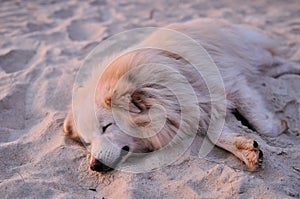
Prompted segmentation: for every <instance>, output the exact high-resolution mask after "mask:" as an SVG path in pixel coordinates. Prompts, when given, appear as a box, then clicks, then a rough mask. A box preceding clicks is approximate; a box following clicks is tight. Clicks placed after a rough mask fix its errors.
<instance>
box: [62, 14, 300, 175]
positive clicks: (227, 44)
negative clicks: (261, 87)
mask: <svg viewBox="0 0 300 199" xmlns="http://www.w3.org/2000/svg"><path fill="white" fill-rule="evenodd" d="M166 28H168V29H171V30H176V31H179V32H181V33H184V34H186V35H188V36H189V37H191V38H192V39H194V40H195V41H196V42H198V43H199V44H200V45H202V46H203V47H204V49H206V50H207V52H208V53H209V55H210V56H211V57H212V59H213V60H214V62H215V63H216V65H217V66H218V68H219V70H220V72H221V76H222V78H223V81H224V85H225V90H226V97H227V105H228V107H227V108H228V110H229V111H232V110H237V111H238V112H239V113H240V114H241V115H242V116H243V117H244V118H246V119H247V120H248V122H249V123H250V125H251V126H252V127H253V128H254V129H255V130H256V131H257V132H259V133H261V134H265V135H268V136H277V135H279V134H280V133H282V132H284V131H285V130H287V123H286V122H285V121H284V120H278V119H276V118H275V117H274V115H273V114H272V113H270V112H269V111H267V110H266V109H265V108H264V106H263V103H262V100H261V99H260V96H259V95H258V94H257V92H256V91H255V90H253V89H252V88H250V87H249V86H248V84H249V82H251V81H253V80H255V78H257V77H258V76H259V75H268V76H279V75H281V74H285V73H290V72H291V73H299V72H300V68H299V66H297V65H295V64H293V63H289V62H288V61H285V60H283V59H280V58H278V57H277V55H276V45H275V44H274V42H273V41H272V40H271V39H269V38H268V37H266V36H264V35H262V34H260V33H258V32H256V31H253V30H251V29H248V28H245V27H242V26H235V25H229V24H227V23H225V22H223V21H215V20H214V21H212V20H195V21H191V22H187V23H183V24H172V25H169V26H167V27H166ZM162 38H163V37H162V36H161V35H160V32H159V31H158V32H156V33H153V34H152V35H151V36H149V37H148V38H147V39H145V40H144V41H143V42H142V43H141V44H142V45H145V46H147V44H153V43H164V42H163V41H162ZM172 42H175V43H176V44H177V45H178V42H180V41H171V42H169V43H165V44H162V45H173V44H172ZM182 48H187V49H186V52H190V49H188V48H189V47H188V46H184V44H183V45H182ZM110 61H111V60H110ZM147 63H154V64H164V65H166V66H168V67H170V68H172V70H174V71H175V72H174V71H173V73H172V77H171V78H170V76H169V74H170V71H168V69H166V68H164V67H152V68H151V67H148V68H146V67H138V66H140V65H141V64H147ZM130 71H133V72H130ZM93 75H94V77H93V78H92V80H91V81H90V83H88V84H87V85H88V86H85V87H84V89H83V91H82V94H80V95H78V96H79V97H77V98H75V99H74V100H75V102H74V103H73V105H74V106H73V110H71V111H70V113H69V114H68V116H67V118H66V120H65V124H64V131H65V134H66V135H69V136H70V137H71V138H73V139H78V138H79V137H80V138H81V139H82V140H83V141H84V142H85V143H90V144H91V156H92V158H91V169H93V170H97V171H105V170H108V168H107V167H105V166H104V165H103V164H105V165H109V166H110V167H111V166H113V165H116V164H117V163H118V161H119V157H120V156H121V153H122V149H123V150H125V151H129V152H145V151H153V150H158V149H160V148H162V147H164V146H166V145H167V144H168V143H169V142H170V140H171V139H172V138H173V137H174V136H175V134H176V131H177V130H178V129H179V128H180V125H182V123H180V119H182V118H181V116H180V114H181V111H180V110H178V107H180V104H179V102H178V100H177V99H176V96H174V93H172V91H170V90H168V89H166V88H165V86H160V85H159V83H162V82H167V83H168V84H166V85H170V84H172V85H173V86H174V87H175V88H176V89H175V90H176V91H177V92H179V93H180V94H179V95H181V94H182V96H183V98H184V100H186V101H189V99H190V96H189V95H191V93H186V96H185V95H184V94H185V93H184V92H185V91H186V88H185V87H184V84H183V83H182V82H180V81H177V80H178V79H180V78H181V76H183V77H185V78H186V79H188V83H189V84H190V85H191V87H192V88H193V90H194V92H195V94H196V97H197V100H198V105H199V109H200V121H199V129H201V130H202V131H204V132H205V131H207V128H208V125H209V122H210V118H211V116H212V115H215V117H216V118H218V113H219V111H221V110H218V105H217V106H216V107H215V109H214V110H212V109H211V107H212V105H211V99H210V97H209V92H208V88H207V86H206V85H205V81H204V80H205V78H204V79H203V78H201V77H199V74H197V73H196V72H195V71H194V70H193V67H191V64H190V63H189V62H188V61H187V60H185V59H184V58H183V57H181V56H180V55H176V54H173V53H170V52H165V51H163V50H157V49H156V50H154V49H144V50H140V51H132V52H129V53H126V54H125V55H123V56H121V57H119V58H118V59H116V60H114V61H113V62H111V63H110V65H109V67H108V69H107V70H106V71H105V72H104V73H103V75H102V78H101V79H100V81H99V82H98V78H99V75H100V74H97V72H95V74H93ZM208 78H210V80H211V81H212V82H214V79H213V78H214V74H211V76H209V77H208ZM149 82H152V83H153V82H154V84H149ZM170 82H171V83H170ZM169 83H170V84H169ZM95 88H96V95H95V105H96V111H97V112H96V115H97V119H96V120H95V119H93V115H91V114H93V113H92V112H89V111H88V110H87V107H88V104H85V103H86V100H85V98H86V97H87V95H90V94H89V92H91V93H92V94H91V95H93V91H94V89H95ZM216 91H217V90H216ZM184 96H185V97H184ZM157 104H158V105H159V106H161V107H162V108H163V109H161V110H164V111H165V112H166V113H167V114H166V123H165V125H164V126H163V127H162V128H161V129H160V130H159V131H158V132H157V134H155V135H152V134H151V132H152V131H153V128H155V126H153V125H152V126H151V118H149V110H150V109H151V108H152V107H154V106H155V105H157ZM91 106H93V105H91ZM113 108H114V109H115V111H117V112H119V113H120V115H121V120H122V122H123V123H125V125H126V124H128V125H129V126H130V127H132V128H136V129H137V132H140V133H141V134H142V135H143V136H144V138H138V137H135V136H132V135H128V134H127V133H125V131H124V129H120V127H119V126H118V125H117V124H116V121H115V118H114V117H113V113H112V111H113ZM125 112H129V113H130V114H129V115H128V114H127V115H126V114H124V113H125ZM73 113H75V115H76V117H75V118H74V116H73ZM83 118H84V119H83ZM86 118H90V119H86ZM183 120H184V123H183V125H185V126H186V127H187V128H189V126H191V125H193V123H194V122H195V120H194V118H193V117H186V118H184V119H183ZM75 121H76V122H75ZM196 121H197V120H196ZM75 123H76V125H75ZM149 124H150V125H149ZM149 129H151V130H149ZM95 131H97V132H95ZM187 131H188V130H187ZM97 133H98V135H97ZM149 134H151V136H149ZM145 137H146V138H145ZM109 143H112V144H113V145H114V146H111V145H112V144H109ZM216 145H217V146H219V147H221V148H224V149H226V150H228V151H230V152H231V153H233V154H234V155H235V156H237V157H238V158H239V159H241V160H242V161H243V162H244V163H245V164H246V165H247V167H248V168H249V169H250V170H253V169H255V168H257V167H258V166H259V164H260V162H261V160H262V152H261V151H260V146H259V145H258V143H257V142H256V141H254V139H253V138H250V137H247V136H243V135H242V134H241V133H238V132H233V131H232V130H231V129H230V128H229V127H228V126H227V125H226V124H225V126H224V128H223V130H222V133H221V135H220V137H219V139H218V141H217V143H216ZM100 162H102V163H103V164H101V163H100Z"/></svg>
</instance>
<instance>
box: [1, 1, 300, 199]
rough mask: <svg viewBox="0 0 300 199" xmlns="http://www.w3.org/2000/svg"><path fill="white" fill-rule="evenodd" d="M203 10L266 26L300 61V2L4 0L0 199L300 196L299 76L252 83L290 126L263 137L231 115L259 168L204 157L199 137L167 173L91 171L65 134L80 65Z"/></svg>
mask: <svg viewBox="0 0 300 199" xmlns="http://www.w3.org/2000/svg"><path fill="white" fill-rule="evenodd" d="M117 2H119V3H117ZM147 2H148V3H147ZM198 17H212V18H223V19H227V20H229V21H230V22H232V23H242V24H248V25H250V26H253V27H255V28H260V29H262V30H263V32H265V33H266V34H267V35H270V36H271V37H273V38H275V39H276V40H278V41H279V42H280V43H281V45H280V51H281V54H282V56H283V57H285V58H286V59H289V60H293V61H295V62H298V63H299V62H300V3H299V1H298V0H287V1H277V0H274V1H273V0H253V1H239V0H224V1H204V0H200V1H197V2H196V1H193V0H190V1H177V0H174V1H171V0H168V1H137V0H136V1H131V0H130V1H115V2H113V1H106V0H87V1H79V0H72V1H67V0H61V1H58V0H49V1H42V0H39V1H32V0H28V1H22V0H11V1H8V0H7V1H6V0H1V1H0V198H9V199H13V198H22V199H23V198H43V199H46V198H99V199H101V198H108V199H110V198H293V197H295V198H299V197H300V135H299V134H300V76H299V75H295V74H289V75H283V76H281V77H279V78H270V77H264V78H261V79H260V80H259V81H258V82H253V84H252V86H253V87H255V88H257V89H258V90H259V92H260V93H261V94H262V95H263V97H264V99H265V102H266V104H267V106H268V108H269V109H270V110H271V111H273V112H275V113H276V114H277V115H278V117H281V118H286V119H287V120H288V122H289V124H290V131H289V133H286V134H283V135H280V136H279V137H276V138H267V137H260V136H259V135H257V134H256V133H254V132H252V131H251V130H248V129H247V128H245V127H243V126H242V125H241V123H240V122H239V121H237V120H236V119H235V118H234V117H231V116H228V120H229V122H230V124H231V126H232V128H234V129H236V130H237V131H244V132H248V133H250V134H251V135H252V136H254V137H256V138H257V141H258V142H259V143H260V145H261V147H262V150H263V151H264V155H265V156H264V157H265V161H264V165H263V168H261V169H260V170H259V171H257V172H248V171H245V170H244V166H243V164H242V163H241V162H240V161H239V160H238V159H237V158H235V157H234V156H233V155H231V154H230V153H228V152H226V151H224V150H221V149H218V148H216V149H214V150H213V151H212V152H211V153H210V154H209V156H208V157H207V158H206V159H199V158H198V156H197V151H198V149H199V148H197V142H198V143H199V142H201V139H202V138H200V137H199V138H197V139H196V140H195V144H194V145H193V146H192V148H191V149H190V150H189V151H187V152H186V154H185V156H184V157H183V158H182V159H180V160H178V161H177V162H176V163H174V164H172V165H170V166H167V167H165V168H162V169H160V170H157V171H153V172H149V173H143V174H131V173H125V172H119V171H113V172H111V173H108V174H105V175H102V174H97V173H95V172H92V171H90V170H89V169H88V158H89V157H88V156H89V155H88V153H87V151H86V150H85V148H83V147H81V146H79V145H77V144H76V143H75V142H73V141H71V140H66V139H65V138H64V136H63V134H62V123H63V119H64V117H65V116H66V114H67V109H68V105H69V104H70V102H71V91H72V87H73V82H74V78H75V76H76V72H77V71H78V69H79V67H80V65H81V64H82V63H83V61H84V58H85V57H86V55H87V54H88V53H89V52H90V51H91V50H92V49H93V48H94V47H95V46H96V45H97V44H98V43H99V42H101V41H102V40H103V39H105V38H107V37H109V36H112V35H113V34H116V33H118V32H121V31H124V30H127V29H131V28H135V27H146V26H163V25H167V24H168V23H170V22H180V21H187V20H189V19H193V18H198Z"/></svg>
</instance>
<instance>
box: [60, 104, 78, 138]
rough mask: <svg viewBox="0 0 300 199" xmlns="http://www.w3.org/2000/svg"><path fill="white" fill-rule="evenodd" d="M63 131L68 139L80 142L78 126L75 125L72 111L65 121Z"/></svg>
mask: <svg viewBox="0 0 300 199" xmlns="http://www.w3.org/2000/svg"><path fill="white" fill-rule="evenodd" d="M63 131H64V134H65V136H67V137H68V138H70V139H72V140H75V141H77V142H80V137H79V134H78V131H77V128H76V125H75V121H74V118H73V114H72V110H70V111H69V113H68V115H67V117H66V119H65V121H64V126H63Z"/></svg>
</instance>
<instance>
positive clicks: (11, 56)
mask: <svg viewBox="0 0 300 199" xmlns="http://www.w3.org/2000/svg"><path fill="white" fill-rule="evenodd" d="M34 54H35V51H33V50H21V49H17V50H11V51H9V52H8V53H6V54H4V55H0V67H1V68H2V69H3V70H4V71H5V72H6V73H14V72H17V71H19V70H22V69H24V68H25V67H26V66H27V64H28V63H29V61H30V60H31V59H32V57H33V56H34Z"/></svg>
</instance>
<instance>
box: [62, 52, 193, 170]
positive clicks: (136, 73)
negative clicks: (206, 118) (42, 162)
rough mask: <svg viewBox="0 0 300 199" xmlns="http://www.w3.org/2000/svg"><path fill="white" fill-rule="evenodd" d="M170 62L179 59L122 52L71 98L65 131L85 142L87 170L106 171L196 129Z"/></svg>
mask: <svg viewBox="0 0 300 199" xmlns="http://www.w3.org/2000/svg"><path fill="white" fill-rule="evenodd" d="M150 60H151V61H150ZM162 63H163V64H162ZM174 64H180V63H179V61H178V60H175V59H173V58H170V57H167V58H166V56H165V55H164V54H163V53H161V52H159V53H157V52H151V51H150V50H146V51H142V52H131V53H128V54H125V55H123V56H121V57H119V58H117V59H116V60H115V61H113V62H112V63H110V64H109V66H108V67H107V68H106V70H105V71H104V72H103V73H102V75H98V78H99V79H98V80H97V82H96V86H95V87H94V88H95V89H94V88H93V87H86V88H85V89H86V91H85V92H83V93H84V94H80V95H78V99H76V98H75V99H74V100H75V103H74V102H73V110H71V112H70V113H69V114H68V116H67V118H66V120H65V123H64V131H65V134H66V135H68V136H69V137H70V138H72V139H75V140H78V141H79V140H80V141H81V142H83V143H85V144H86V145H89V147H90V152H91V160H90V168H91V169H92V170H95V171H100V172H105V171H109V170H111V168H114V167H115V166H116V165H118V164H120V162H122V161H124V160H125V159H126V158H127V157H129V156H130V155H131V154H133V153H146V152H150V151H155V150H159V149H161V148H163V147H165V146H166V145H168V144H169V143H170V142H171V140H172V139H173V138H174V136H176V134H177V132H178V130H179V129H180V128H181V127H183V129H184V134H189V133H195V129H193V128H192V127H193V126H194V125H195V124H197V122H198V121H197V118H194V116H193V114H191V113H193V112H194V111H195V110H194V109H195V105H196V102H195V94H194V93H193V92H192V89H189V88H187V85H189V84H188V83H187V80H186V79H185V77H184V76H182V74H181V73H180V71H178V70H176V67H174V66H172V65H174ZM99 76H100V77H99ZM88 96H92V97H91V98H93V100H92V104H90V103H91V101H88V100H87V99H88ZM182 104H184V106H182ZM91 107H92V108H91ZM183 112H184V113H189V114H186V116H185V117H182V114H183ZM193 131H194V132H193ZM180 138H183V137H182V135H181V136H180Z"/></svg>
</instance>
